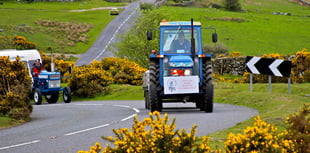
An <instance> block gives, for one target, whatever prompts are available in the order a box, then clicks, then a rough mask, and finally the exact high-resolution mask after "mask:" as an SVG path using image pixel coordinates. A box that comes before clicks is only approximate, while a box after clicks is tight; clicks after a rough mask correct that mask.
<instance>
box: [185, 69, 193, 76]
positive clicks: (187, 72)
mask: <svg viewBox="0 0 310 153" xmlns="http://www.w3.org/2000/svg"><path fill="white" fill-rule="evenodd" d="M184 75H185V76H188V75H192V70H191V69H185V70H184Z"/></svg>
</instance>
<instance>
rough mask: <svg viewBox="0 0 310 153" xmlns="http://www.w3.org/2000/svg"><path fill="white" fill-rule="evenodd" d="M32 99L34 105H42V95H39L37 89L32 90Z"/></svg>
mask: <svg viewBox="0 0 310 153" xmlns="http://www.w3.org/2000/svg"><path fill="white" fill-rule="evenodd" d="M33 99H34V103H35V104H36V105H41V104H42V93H41V91H40V89H37V88H36V89H34V93H33Z"/></svg>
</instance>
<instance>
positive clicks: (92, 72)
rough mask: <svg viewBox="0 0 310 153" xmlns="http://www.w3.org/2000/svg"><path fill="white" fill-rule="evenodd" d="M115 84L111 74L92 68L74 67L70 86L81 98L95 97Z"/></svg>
mask: <svg viewBox="0 0 310 153" xmlns="http://www.w3.org/2000/svg"><path fill="white" fill-rule="evenodd" d="M111 83H113V78H112V75H111V73H110V72H108V71H105V70H103V69H99V68H95V67H92V66H80V67H74V68H73V73H72V74H71V77H70V78H69V82H68V85H69V87H70V88H71V90H72V92H73V93H74V94H75V95H76V96H79V97H94V96H95V94H97V93H102V91H104V87H107V86H108V85H110V84H111Z"/></svg>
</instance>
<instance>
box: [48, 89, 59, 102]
mask: <svg viewBox="0 0 310 153" xmlns="http://www.w3.org/2000/svg"><path fill="white" fill-rule="evenodd" d="M58 98H59V94H58V92H57V93H53V94H50V95H45V99H46V101H47V102H48V103H49V104H53V103H57V101H58Z"/></svg>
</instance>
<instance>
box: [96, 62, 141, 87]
mask: <svg viewBox="0 0 310 153" xmlns="http://www.w3.org/2000/svg"><path fill="white" fill-rule="evenodd" d="M91 65H92V66H93V67H96V68H99V69H104V70H106V71H108V72H110V73H111V74H112V76H113V78H114V83H120V84H131V85H141V84H142V74H143V73H144V72H145V71H146V69H145V68H142V67H141V66H140V65H138V64H137V63H135V62H133V61H130V60H129V59H126V58H125V59H121V58H114V57H109V58H104V59H102V61H101V62H93V63H92V64H91Z"/></svg>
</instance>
